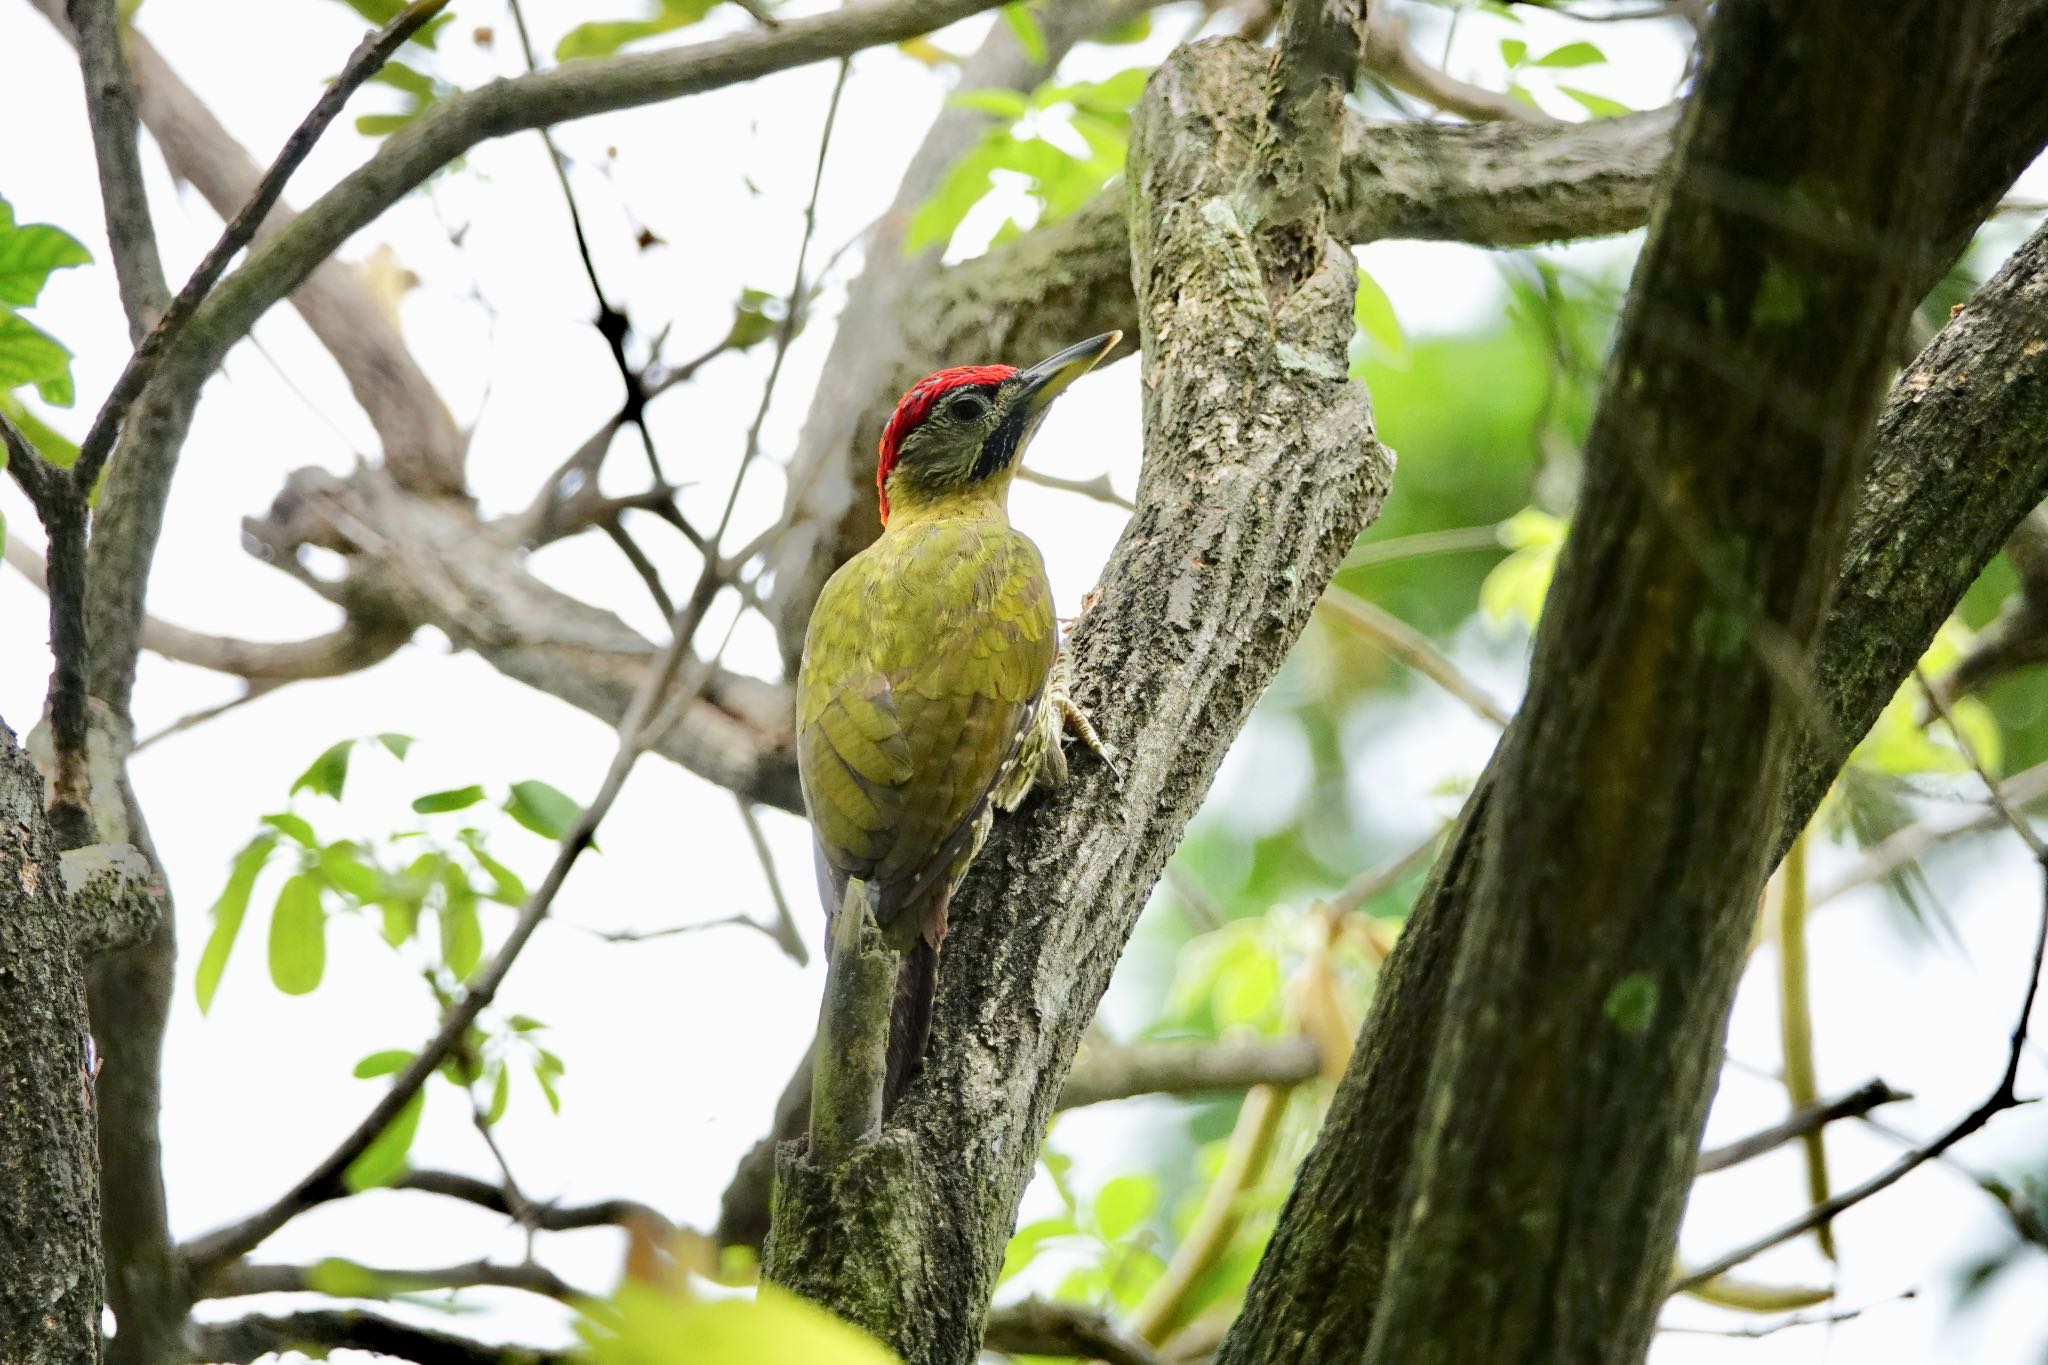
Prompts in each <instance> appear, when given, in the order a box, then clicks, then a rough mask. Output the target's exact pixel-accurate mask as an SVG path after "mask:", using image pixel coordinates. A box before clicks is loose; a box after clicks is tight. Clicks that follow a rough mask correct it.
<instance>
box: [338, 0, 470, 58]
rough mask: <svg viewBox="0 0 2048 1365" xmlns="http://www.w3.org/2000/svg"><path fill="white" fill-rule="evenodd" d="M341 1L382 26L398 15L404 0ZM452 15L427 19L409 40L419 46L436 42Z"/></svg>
mask: <svg viewBox="0 0 2048 1365" xmlns="http://www.w3.org/2000/svg"><path fill="white" fill-rule="evenodd" d="M341 3H343V4H344V5H347V6H348V7H349V8H350V9H352V10H354V11H355V12H356V13H357V14H360V15H362V16H363V18H365V19H367V20H369V21H370V22H371V23H372V24H374V25H376V26H377V27H378V28H382V27H384V26H385V25H386V24H388V23H390V22H391V21H392V20H393V19H396V18H397V17H398V12H399V11H400V10H402V9H404V8H405V4H406V0H341ZM454 17H455V16H454V15H452V14H443V15H441V16H440V17H438V18H435V19H430V20H428V21H427V22H426V23H424V24H422V25H420V30H419V32H417V33H415V34H413V35H412V38H411V39H410V41H412V42H415V43H418V44H419V45H420V46H421V47H432V46H434V44H435V43H436V42H438V41H440V37H441V26H442V25H443V24H446V23H448V22H449V21H450V20H451V19H453V18H454Z"/></svg>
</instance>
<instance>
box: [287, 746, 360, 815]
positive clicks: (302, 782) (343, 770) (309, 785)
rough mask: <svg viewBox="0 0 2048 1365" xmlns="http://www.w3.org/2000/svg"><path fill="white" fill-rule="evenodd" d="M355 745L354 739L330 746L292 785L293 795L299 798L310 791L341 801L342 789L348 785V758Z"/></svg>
mask: <svg viewBox="0 0 2048 1365" xmlns="http://www.w3.org/2000/svg"><path fill="white" fill-rule="evenodd" d="M355 743H356V742H355V741H354V740H352V739H344V740H342V741H341V742H340V743H338V744H330V745H328V746H327V748H325V749H324V750H322V751H321V753H320V757H318V758H316V759H314V760H313V765H312V766H311V767H309V768H307V769H306V771H304V772H302V773H300V774H299V780H298V781H296V782H294V783H292V790H291V794H292V795H293V796H297V795H298V794H299V793H300V792H302V791H310V792H314V793H316V794H318V795H320V796H331V797H333V798H334V799H335V800H337V801H339V800H340V799H341V789H342V788H343V787H344V786H346V785H347V784H348V756H349V751H350V750H351V749H353V748H355Z"/></svg>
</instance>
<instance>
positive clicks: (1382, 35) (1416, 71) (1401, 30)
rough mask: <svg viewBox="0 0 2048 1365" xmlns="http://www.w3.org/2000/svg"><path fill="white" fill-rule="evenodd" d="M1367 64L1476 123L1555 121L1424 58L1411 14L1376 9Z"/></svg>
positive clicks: (1400, 85) (1422, 97)
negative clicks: (1411, 38)
mask: <svg viewBox="0 0 2048 1365" xmlns="http://www.w3.org/2000/svg"><path fill="white" fill-rule="evenodd" d="M1366 65H1367V67H1368V68H1369V69H1370V70H1371V71H1372V72H1373V73H1374V74H1375V75H1377V76H1379V77H1380V78H1381V79H1383V80H1385V81H1386V83H1387V84H1388V85H1391V86H1393V87H1394V88H1395V89H1396V90H1399V91H1402V92H1403V93H1404V94H1409V95H1413V96H1415V97H1416V98H1417V99H1420V100H1427V101H1428V102H1429V103H1431V104H1433V105H1435V106H1436V107H1437V108H1439V109H1441V110H1443V111H1444V112H1445V113H1447V114H1457V115H1459V116H1460V117H1461V118H1468V119H1472V120H1474V121H1477V122H1493V121H1496V120H1499V121H1506V122H1513V123H1554V122H1556V120H1555V119H1553V118H1551V117H1550V116H1549V115H1548V114H1546V113H1544V112H1543V111H1542V110H1540V109H1538V108H1536V107H1535V106H1534V105H1529V104H1524V103H1522V102H1521V101H1520V100H1518V99H1516V98H1514V97H1513V96H1512V95H1508V94H1505V93H1503V92H1501V91H1499V90H1488V89H1487V88H1486V87H1485V86H1481V85H1472V84H1470V83H1469V82H1466V81H1461V80H1459V79H1457V78H1456V77H1455V76H1452V75H1450V74H1449V73H1447V72H1444V71H1439V70H1438V69H1437V68H1435V67H1433V66H1431V65H1430V64H1429V63H1428V62H1425V61H1424V60H1422V58H1421V57H1420V56H1418V55H1417V54H1416V52H1415V50H1414V49H1413V48H1412V47H1410V46H1409V45H1408V16H1406V15H1405V14H1401V13H1399V12H1397V11H1392V10H1375V12H1374V13H1373V17H1372V25H1371V27H1370V29H1369V30H1368V31H1367V35H1366Z"/></svg>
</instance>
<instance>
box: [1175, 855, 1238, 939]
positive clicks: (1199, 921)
mask: <svg viewBox="0 0 2048 1365" xmlns="http://www.w3.org/2000/svg"><path fill="white" fill-rule="evenodd" d="M1166 884H1167V885H1168V886H1170V887H1172V888H1173V894H1174V895H1176V896H1178V897H1180V903H1181V904H1182V905H1184V906H1186V907H1187V912H1188V915H1189V917H1190V918H1192V919H1193V920H1194V921H1195V924H1196V926H1197V927H1199V928H1200V929H1202V930H1203V931H1204V932H1205V933H1206V932H1210V931H1213V930H1216V929H1221V928H1222V927H1223V921H1225V920H1227V919H1229V918H1230V916H1229V915H1228V914H1226V913H1225V912H1224V909H1223V907H1222V906H1221V905H1219V904H1217V901H1216V898H1215V897H1214V896H1212V895H1210V894H1209V891H1208V888H1206V887H1204V886H1203V885H1202V884H1201V883H1200V882H1198V881H1196V880H1195V878H1194V874H1192V873H1190V872H1189V871H1188V870H1187V869H1186V868H1184V867H1182V866H1181V865H1180V864H1178V863H1168V864H1167V865H1166Z"/></svg>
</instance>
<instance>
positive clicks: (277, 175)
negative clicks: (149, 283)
mask: <svg viewBox="0 0 2048 1365" xmlns="http://www.w3.org/2000/svg"><path fill="white" fill-rule="evenodd" d="M447 3H448V0H413V2H412V3H411V4H409V5H407V6H406V7H405V8H404V9H403V10H401V11H400V12H399V14H398V15H397V17H396V18H394V19H392V21H391V22H390V23H388V24H386V25H385V26H384V27H383V28H381V29H379V30H377V31H376V32H375V33H373V34H370V35H369V36H368V37H366V38H364V39H363V41H362V42H360V43H358V44H357V45H356V50H355V51H354V52H352V53H350V54H349V59H348V61H347V62H346V63H344V64H343V66H342V68H341V73H340V74H339V75H337V76H336V77H335V78H334V80H333V81H332V82H331V83H330V84H329V85H328V87H327V89H326V91H325V92H323V93H322V94H321V96H320V98H319V100H318V101H316V102H315V103H314V105H313V108H312V109H311V110H310V111H309V112H308V113H307V115H306V117H305V118H304V119H303V120H301V121H300V123H299V126H298V127H297V128H295V129H293V130H292V135H291V136H290V137H288V138H286V139H285V143H284V147H283V149H282V150H281V151H279V152H278V154H277V160H275V161H273V162H272V163H271V165H270V169H269V170H267V171H265V172H264V173H263V180H262V182H261V183H260V184H259V185H257V187H256V193H255V194H253V195H251V196H250V197H249V202H248V203H247V204H245V205H243V206H242V211H241V212H240V213H238V214H236V215H235V216H234V219H233V221H231V222H230V223H229V224H228V225H227V227H226V228H224V229H222V231H221V235H220V240H218V241H216V242H215V243H214V244H213V249H212V250H210V251H208V252H207V253H206V255H205V257H204V258H203V259H202V260H201V261H200V262H199V265H198V267H197V268H196V269H194V270H193V272H192V277H191V278H190V279H188V280H186V281H185V287H184V288H182V289H180V290H179V291H178V295H177V297H176V298H174V299H172V300H171V303H170V306H169V307H168V308H166V309H165V310H164V313H163V316H162V317H160V318H158V319H157V323H156V326H155V327H153V328H151V329H150V333H149V335H148V336H147V337H145V338H143V341H142V344H141V345H140V346H138V347H136V349H135V353H134V354H133V355H131V356H129V357H128V363H127V364H126V365H125V366H123V367H122V370H121V375H120V378H118V379H116V380H115V381H114V387H113V389H112V390H111V391H110V392H109V393H108V394H107V400H106V402H105V403H103V404H101V405H100V410H99V414H98V415H97V416H95V417H94V418H93V421H92V426H91V428H89V429H88V430H87V431H86V433H85V439H84V440H83V441H81V442H79V444H78V459H77V461H76V463H74V464H73V465H72V470H71V476H72V479H73V480H74V481H75V482H76V483H77V484H78V485H79V486H80V487H82V488H90V487H92V485H93V483H94V482H95V481H96V480H97V479H98V478H99V473H100V468H101V466H102V465H104V464H105V463H106V460H107V456H108V455H110V454H111V453H112V452H113V449H114V438H115V437H117V436H119V435H120V433H121V424H122V423H123V422H124V421H126V420H127V416H128V410H129V408H130V407H132V406H133V405H134V402H135V399H136V397H137V396H138V395H140V394H141V392H142V390H143V386H144V385H146V384H148V383H149V379H150V376H151V375H153V374H155V373H156V368H157V364H158V362H159V361H161V360H162V359H163V357H164V354H165V353H166V352H167V351H169V349H170V348H171V345H172V343H174V342H175V341H177V339H178V336H179V334H180V333H182V332H183V331H184V330H185V324H187V323H188V322H190V321H191V320H192V316H193V314H194V313H195V312H197V311H198V308H199V305H200V304H201V303H202V302H203V301H204V300H205V298H206V295H207V291H209V290H211V289H212V288H213V286H214V283H215V282H216V281H217V280H219V279H220V277H221V273H222V272H223V271H225V270H226V269H227V266H228V262H229V261H230V260H232V259H233V258H234V255H235V253H236V252H238V251H240V250H241V249H242V248H243V247H245V246H247V245H248V244H249V239H250V238H252V237H254V236H255V235H256V229H257V227H258V226H259V225H261V224H262V222H263V219H264V217H265V216H266V215H267V214H269V212H270V209H271V206H272V205H274V204H275V203H276V202H277V198H278V196H279V195H280V194H282V193H283V192H284V186H285V182H286V181H287V180H289V179H290V178H291V175H292V172H293V171H295V170H297V169H298V167H299V163H300V162H301V161H304V160H305V159H306V154H307V153H308V152H311V151H312V150H313V144H314V143H316V142H318V141H319V140H320V135H321V134H322V133H324V132H326V131H327V126H328V125H329V124H330V123H332V122H333V121H334V118H335V115H337V114H339V113H340V112H341V107H342V105H344V104H346V103H347V102H348V98H349V96H350V95H352V94H354V93H355V91H356V88H357V87H358V86H360V85H361V84H362V83H363V82H364V81H366V80H368V79H369V78H370V77H371V76H372V75H374V74H375V73H376V71H377V69H378V68H379V67H381V66H383V65H384V63H385V61H386V60H387V59H388V58H389V57H390V56H391V54H392V53H393V52H396V51H397V50H398V48H399V47H400V45H402V44H403V43H404V42H405V41H406V39H408V38H410V37H412V35H413V34H415V33H417V32H418V31H419V30H420V29H421V28H422V27H424V26H425V25H426V24H427V22H428V21H429V20H431V19H432V18H433V17H434V16H435V15H436V14H439V13H440V12H441V10H442V9H443V8H445V7H446V5H447Z"/></svg>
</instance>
